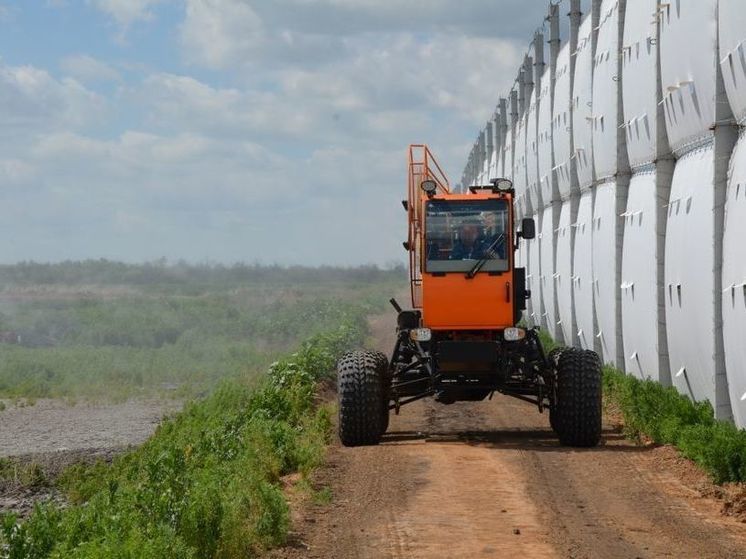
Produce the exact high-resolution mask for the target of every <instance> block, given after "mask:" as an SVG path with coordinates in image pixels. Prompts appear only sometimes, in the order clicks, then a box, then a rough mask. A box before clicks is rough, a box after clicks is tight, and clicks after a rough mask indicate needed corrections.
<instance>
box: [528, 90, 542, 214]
mask: <svg viewBox="0 0 746 559" xmlns="http://www.w3.org/2000/svg"><path fill="white" fill-rule="evenodd" d="M538 106H539V104H538V102H537V99H536V88H534V91H533V93H531V101H530V103H529V106H528V112H527V114H526V177H527V184H528V199H529V203H530V204H531V207H532V208H533V209H534V210H536V209H538V208H541V207H542V204H541V198H540V196H541V194H540V191H539V179H538V176H539V173H538V168H539V154H538V141H537V138H536V124H537V119H538V117H539V111H538Z"/></svg>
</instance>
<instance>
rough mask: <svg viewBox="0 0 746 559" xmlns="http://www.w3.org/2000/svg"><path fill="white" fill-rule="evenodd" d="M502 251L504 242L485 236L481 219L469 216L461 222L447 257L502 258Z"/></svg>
mask: <svg viewBox="0 0 746 559" xmlns="http://www.w3.org/2000/svg"><path fill="white" fill-rule="evenodd" d="M504 251H505V246H504V242H502V243H501V242H499V240H498V238H497V237H486V236H485V235H484V225H483V223H482V222H481V220H479V219H476V218H471V219H465V220H464V221H462V222H461V225H460V227H459V235H458V240H457V241H456V242H455V243H454V244H453V248H452V249H451V255H450V257H449V259H450V260H479V259H482V258H485V257H487V258H504V257H505V256H504V254H503V253H504Z"/></svg>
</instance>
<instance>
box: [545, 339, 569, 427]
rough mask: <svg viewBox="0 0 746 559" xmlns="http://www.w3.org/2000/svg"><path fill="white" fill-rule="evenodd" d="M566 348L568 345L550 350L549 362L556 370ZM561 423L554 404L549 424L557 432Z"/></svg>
mask: <svg viewBox="0 0 746 559" xmlns="http://www.w3.org/2000/svg"><path fill="white" fill-rule="evenodd" d="M566 349H567V348H566V347H561V346H560V347H556V348H554V349H553V350H552V351H550V352H549V355H547V359H549V362H550V363H551V364H552V367H554V370H555V371H556V370H557V366H558V365H559V358H560V357H561V356H562V352H564V351H565V350H566ZM559 423H560V422H559V414H558V412H557V407H556V406H552V407H551V408H549V426H550V427H551V428H552V431H554V432H555V433H558V432H559V431H558V429H559Z"/></svg>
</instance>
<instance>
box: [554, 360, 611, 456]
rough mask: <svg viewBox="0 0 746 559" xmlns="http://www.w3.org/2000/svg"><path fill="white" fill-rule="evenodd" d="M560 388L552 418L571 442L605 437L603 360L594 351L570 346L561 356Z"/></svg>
mask: <svg viewBox="0 0 746 559" xmlns="http://www.w3.org/2000/svg"><path fill="white" fill-rule="evenodd" d="M556 383H557V391H556V401H555V404H554V405H555V409H554V410H552V412H553V413H552V415H550V421H551V423H552V428H553V429H554V430H555V432H556V433H557V435H558V436H559V440H560V443H562V444H563V445H567V446H579V447H590V446H596V445H597V444H598V442H599V441H600V440H601V360H600V359H599V357H598V355H597V354H596V353H595V352H593V351H587V350H581V349H575V348H568V349H566V350H565V351H563V352H562V353H560V354H559V355H558V357H557V377H556Z"/></svg>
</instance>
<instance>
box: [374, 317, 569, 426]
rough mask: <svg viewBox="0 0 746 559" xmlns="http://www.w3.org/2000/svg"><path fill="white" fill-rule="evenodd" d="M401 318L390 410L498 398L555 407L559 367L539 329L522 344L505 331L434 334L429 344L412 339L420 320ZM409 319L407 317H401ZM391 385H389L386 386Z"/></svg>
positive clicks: (528, 333)
mask: <svg viewBox="0 0 746 559" xmlns="http://www.w3.org/2000/svg"><path fill="white" fill-rule="evenodd" d="M406 313H413V311H404V312H403V313H400V317H399V328H398V336H397V341H396V345H395V347H394V351H393V355H392V357H391V361H390V365H389V374H390V377H391V382H390V384H389V386H390V392H389V397H390V402H391V403H390V405H389V408H390V409H393V410H395V411H396V412H397V413H398V411H399V408H400V407H401V406H403V405H405V404H408V403H410V402H414V401H416V400H420V399H422V398H427V397H435V399H436V400H437V401H439V402H441V403H444V404H451V403H453V402H456V401H479V400H483V399H485V398H487V397H491V396H492V394H493V393H494V392H499V393H502V394H506V395H509V396H513V397H515V398H519V399H521V400H525V401H527V402H530V403H533V404H535V405H537V406H538V408H539V411H543V409H544V408H545V407H550V408H551V406H552V404H553V402H554V395H553V392H554V388H553V385H554V380H553V379H554V375H553V372H554V367H553V365H552V363H551V362H550V360H549V358H548V356H547V355H546V354H545V353H544V350H543V348H542V346H541V342H540V340H539V336H538V333H537V330H536V329H527V330H525V337H524V338H523V339H520V340H517V341H506V340H504V339H503V332H502V330H494V331H478V332H472V331H456V332H439V331H434V332H432V339H431V340H430V341H427V342H424V341H423V342H418V341H414V340H413V339H412V338H411V337H410V333H411V332H412V329H413V328H414V327H415V323H416V322H419V317H414V316H408V315H407V314H406ZM402 315H404V316H402ZM387 384H388V383H387Z"/></svg>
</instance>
